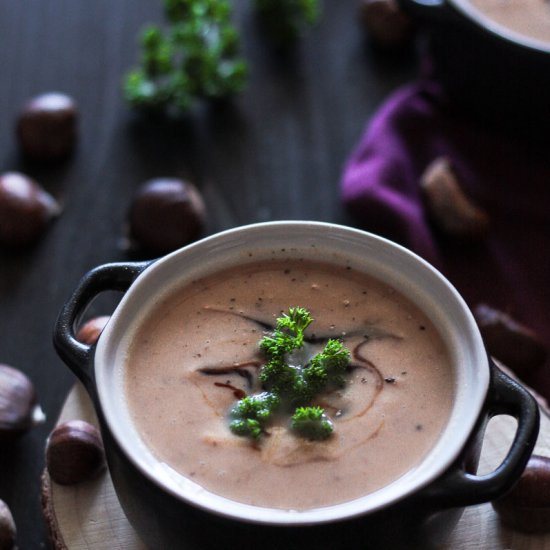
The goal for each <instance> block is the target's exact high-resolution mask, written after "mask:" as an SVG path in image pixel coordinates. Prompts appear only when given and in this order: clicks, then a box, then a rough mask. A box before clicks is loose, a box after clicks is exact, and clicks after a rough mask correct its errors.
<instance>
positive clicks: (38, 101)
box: [16, 92, 78, 161]
mask: <svg viewBox="0 0 550 550" xmlns="http://www.w3.org/2000/svg"><path fill="white" fill-rule="evenodd" d="M77 123H78V109H77V106H76V102H75V101H74V100H73V99H72V98H71V97H69V96H68V95H66V94H62V93H58V92H50V93H45V94H41V95H38V96H36V97H34V98H32V99H30V100H29V101H28V102H27V103H26V104H25V105H24V106H23V108H22V110H21V112H20V113H19V116H18V119H17V127H16V133H17V138H18V140H19V146H20V148H21V151H22V152H23V154H24V155H25V156H27V157H29V158H31V159H33V160H38V161H54V160H60V159H63V158H65V157H67V156H68V155H69V154H70V153H71V152H72V151H73V149H74V146H75V143H76V140H77Z"/></svg>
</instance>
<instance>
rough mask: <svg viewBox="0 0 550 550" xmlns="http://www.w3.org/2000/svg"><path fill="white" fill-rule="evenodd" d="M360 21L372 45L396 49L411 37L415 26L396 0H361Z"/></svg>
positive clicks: (385, 48)
mask: <svg viewBox="0 0 550 550" xmlns="http://www.w3.org/2000/svg"><path fill="white" fill-rule="evenodd" d="M359 17H360V21H361V23H362V25H363V27H364V29H365V30H366V32H367V36H368V38H369V40H370V42H371V43H372V45H373V46H375V47H376V48H379V49H381V50H397V49H399V48H403V47H404V46H406V45H407V44H408V43H409V42H410V41H411V40H412V38H413V36H414V32H415V26H414V24H413V22H412V20H411V19H410V18H409V17H408V16H407V15H406V14H405V13H404V12H403V11H402V10H401V8H400V7H399V4H398V3H397V1H396V0H361V2H360V3H359Z"/></svg>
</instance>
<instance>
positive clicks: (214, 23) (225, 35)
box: [124, 0, 247, 113]
mask: <svg viewBox="0 0 550 550" xmlns="http://www.w3.org/2000/svg"><path fill="white" fill-rule="evenodd" d="M164 9H165V13H166V16H167V18H168V21H169V25H168V27H167V28H165V29H162V28H160V27H159V26H156V25H150V26H148V27H147V28H146V29H144V31H143V32H142V35H141V63H140V67H138V68H136V69H133V70H132V71H130V72H129V73H128V74H127V76H126V78H125V82H124V93H125V97H126V99H127V100H128V101H129V103H130V104H131V105H133V106H134V107H137V108H140V109H148V110H154V111H165V112H168V111H176V112H180V113H181V112H185V111H187V110H188V109H189V108H190V107H191V105H192V104H193V101H194V100H195V99H197V98H205V99H217V98H223V97H227V96H230V95H233V94H236V93H238V92H240V91H241V90H242V89H243V88H244V86H245V83H246V76H247V66H246V63H245V62H244V61H243V60H242V59H240V58H239V57H238V56H237V53H238V49H239V33H238V32H237V31H236V29H235V28H234V27H233V26H232V25H231V22H230V17H231V8H230V5H229V3H228V1H227V0H164Z"/></svg>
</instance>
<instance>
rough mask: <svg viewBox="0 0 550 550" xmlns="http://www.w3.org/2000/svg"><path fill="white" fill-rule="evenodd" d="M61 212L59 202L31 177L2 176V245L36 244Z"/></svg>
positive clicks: (13, 173)
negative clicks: (52, 220)
mask: <svg viewBox="0 0 550 550" xmlns="http://www.w3.org/2000/svg"><path fill="white" fill-rule="evenodd" d="M60 210H61V208H60V206H59V204H58V203H57V201H56V200H55V199H54V198H53V197H52V196H51V195H50V194H49V193H47V192H46V191H45V190H44V189H42V187H41V186H40V185H39V184H38V183H37V182H35V181H34V180H32V179H31V178H29V177H28V176H26V175H24V174H21V173H19V172H7V173H5V174H2V175H0V245H4V246H8V247H24V246H28V245H30V244H33V243H34V242H35V241H37V240H38V238H39V237H40V236H41V235H42V234H43V232H44V230H45V229H46V226H47V225H48V222H49V221H50V220H51V219H52V218H53V217H55V216H57V215H58V214H59V212H60Z"/></svg>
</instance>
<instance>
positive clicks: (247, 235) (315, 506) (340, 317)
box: [54, 222, 538, 548]
mask: <svg viewBox="0 0 550 550" xmlns="http://www.w3.org/2000/svg"><path fill="white" fill-rule="evenodd" d="M106 290H120V291H123V292H124V295H123V297H122V299H121V301H120V303H119V305H118V306H117V308H116V309H115V311H114V313H113V315H112V317H111V319H110V321H109V323H108V325H107V326H106V328H105V329H104V331H103V333H102V335H101V337H100V338H99V341H98V342H97V344H96V345H93V346H88V345H85V344H82V343H80V342H78V341H77V340H76V338H75V330H76V329H77V326H78V320H79V319H80V318H81V317H82V315H83V314H84V313H85V310H86V308H87V307H88V305H89V304H90V303H91V302H92V301H93V299H94V298H95V297H96V296H97V295H98V294H100V293H101V292H103V291H106ZM297 308H301V310H306V311H307V313H308V315H309V316H310V318H311V319H310V323H309V324H308V325H307V328H305V330H304V331H303V334H302V341H301V343H300V345H299V346H297V348H296V349H295V350H294V351H289V352H288V353H280V354H279V355H277V356H276V357H275V355H271V356H270V355H269V354H268V353H267V352H266V349H267V346H265V345H264V344H262V342H264V341H265V339H271V341H275V340H276V339H277V338H278V337H280V336H281V331H282V333H285V334H286V331H287V330H290V329H288V328H284V327H283V328H282V329H281V326H283V325H284V323H283V325H281V326H280V323H281V321H280V320H281V319H284V318H285V317H286V318H287V319H289V318H290V317H292V312H293V311H295V310H296V309H297ZM277 331H279V332H277ZM283 336H284V335H283ZM283 339H284V338H283ZM54 341H55V345H56V348H57V350H58V353H59V354H60V356H61V357H62V358H63V359H64V361H65V362H66V363H67V365H68V366H69V367H70V368H71V369H72V370H73V372H74V373H75V374H76V375H77V376H78V378H79V379H80V380H81V381H82V382H83V384H84V385H85V387H86V389H87V391H88V393H89V394H90V396H91V398H92V401H93V403H94V406H95V409H96V412H97V414H98V418H99V421H100V425H101V431H102V436H103V439H104V444H105V448H106V452H107V458H108V464H109V472H110V475H111V477H112V480H113V484H114V487H115V490H116V492H117V496H118V498H119V500H120V503H121V505H122V508H123V510H124V512H125V514H126V515H127V517H128V519H129V521H130V522H131V524H132V525H133V526H134V528H135V529H136V530H137V532H138V533H139V534H140V536H141V537H142V538H143V540H144V541H145V542H146V544H148V545H149V546H150V547H151V548H209V547H212V548H214V547H218V548H219V547H220V545H221V547H224V548H230V547H239V548H248V547H251V548H252V547H257V546H258V545H259V544H261V545H262V547H266V548H281V547H282V546H281V545H285V546H287V547H292V548H354V547H362V546H364V545H365V544H366V543H368V544H370V545H374V546H375V547H376V545H377V544H380V545H382V547H384V546H385V545H387V544H391V545H392V546H391V547H393V548H399V547H403V548H414V547H415V545H419V547H424V548H425V547H426V545H427V544H428V543H429V541H436V540H442V537H444V535H445V533H448V531H449V529H450V528H451V527H452V525H453V524H454V523H455V522H456V521H457V519H458V518H459V516H460V513H461V511H462V510H463V508H464V506H467V505H470V504H477V503H480V502H485V501H488V500H491V499H493V498H496V497H498V496H499V495H501V494H503V493H504V492H505V491H506V490H508V489H509V488H510V487H511V486H512V484H513V483H514V482H515V481H516V480H517V478H518V477H519V475H520V474H521V472H522V471H523V468H524V467H525V464H526V461H527V460H528V458H529V455H530V453H531V450H532V448H533V445H534V443H535V439H536V436H537V431H538V409H537V407H536V405H535V403H534V401H533V399H532V398H531V397H530V396H529V394H528V393H527V392H526V391H525V390H524V389H523V388H522V387H521V386H519V385H518V384H517V383H515V382H514V381H512V380H511V379H509V378H508V377H506V376H505V375H504V374H503V373H502V372H500V371H499V370H498V369H497V368H496V367H494V365H492V363H491V361H490V359H489V357H488V356H487V353H486V351H485V349H484V346H483V342H482V340H481V336H480V334H479V331H478V329H477V326H476V324H475V321H474V319H473V317H472V315H471V313H470V311H469V309H468V308H467V306H466V305H465V303H464V301H463V300H462V298H461V297H460V296H459V295H458V293H457V292H456V290H455V289H454V288H453V287H452V286H451V284H450V283H449V282H448V281H447V280H446V279H445V278H444V277H443V276H442V275H441V274H440V273H438V272H437V271H436V270H435V269H434V268H433V267H431V266H430V265H429V264H427V263H426V262H425V261H423V260H422V259H421V258H419V257H418V256H416V255H414V254H413V253H411V252H410V251H408V250H407V249H405V248H402V247H400V246H399V245H397V244H395V243H392V242H391V241H388V240H386V239H383V238H381V237H378V236H375V235H372V234H369V233H365V232H363V231H359V230H355V229H351V228H348V227H344V226H338V225H334V224H326V223H319V222H270V223H263V224H255V225H250V226H244V227H239V228H235V229H231V230H228V231H225V232H222V233H219V234H217V235H213V236H211V237H207V238H205V239H203V240H201V241H198V242H196V243H194V244H191V245H189V246H187V247H185V248H182V249H180V250H178V251H176V252H173V253H171V254H169V255H167V256H165V257H163V258H160V259H158V260H155V261H152V262H145V263H116V264H107V265H103V266H99V267H98V268H96V269H94V270H92V271H90V272H89V273H88V274H86V275H85V276H84V277H83V279H82V280H81V282H80V283H79V285H78V287H77V289H76V290H75V292H74V294H73V296H72V297H71V298H70V299H69V300H68V301H67V303H66V304H65V306H64V307H63V308H62V311H61V313H60V316H59V319H58V322H57V325H56V329H55V336H54ZM329 342H333V343H334V342H336V343H337V344H335V345H336V346H339V349H341V350H345V352H346V354H347V362H346V363H345V364H344V366H343V367H341V368H342V370H341V371H340V373H341V376H340V377H339V378H338V384H333V385H330V384H329V385H326V386H322V387H321V389H320V390H319V391H317V393H316V394H315V395H313V396H310V397H309V398H308V399H309V400H310V401H311V402H308V403H305V402H303V403H302V402H300V403H298V405H300V406H302V405H307V407H310V408H316V409H317V410H319V409H320V410H322V411H323V417H324V418H325V419H326V420H327V421H329V422H330V424H331V432H330V433H329V434H328V435H325V436H323V437H322V438H314V437H303V435H299V434H298V433H297V432H296V431H293V424H292V422H293V421H294V420H292V421H291V420H290V418H291V414H292V412H289V410H287V409H288V407H287V408H285V407H283V406H281V407H279V409H277V410H276V414H274V415H273V416H272V417H270V419H269V421H265V423H263V424H262V427H261V430H259V431H258V432H257V433H255V434H254V436H250V434H248V435H243V434H241V433H237V432H236V431H234V430H232V419H233V420H234V414H235V410H237V409H238V407H239V404H240V403H243V402H246V400H247V399H263V398H264V397H265V395H266V394H267V393H268V392H270V391H274V390H273V389H272V387H273V384H271V383H269V384H268V383H267V382H266V380H267V378H266V376H265V373H266V372H267V369H268V368H269V365H271V366H272V364H274V362H275V363H276V364H277V365H278V364H282V365H284V367H285V368H286V369H287V371H285V372H288V371H291V372H292V373H293V375H295V376H302V377H303V379H304V380H305V379H309V378H308V375H309V374H310V373H311V371H309V372H308V369H312V368H313V365H314V364H315V365H318V364H319V362H320V361H321V359H322V360H323V361H325V360H326V361H328V360H327V359H326V354H327V353H328V352H327V350H328V349H329V348H328V346H329V344H328V343H329ZM274 357H275V358H274ZM319 358H321V359H319ZM317 359H319V360H317ZM270 361H271V363H270ZM324 364H325V365H329V363H324ZM328 368H329V367H327V369H328ZM327 372H328V371H327ZM281 387H283V385H281ZM281 391H283V390H281ZM281 395H282V394H281ZM289 402H290V401H289ZM297 409H298V407H296V410H297ZM239 410H240V409H239ZM495 414H509V415H512V416H514V417H516V418H517V419H518V428H517V432H516V435H515V439H514V442H513V444H512V446H511V449H510V451H509V452H508V455H507V457H506V458H505V459H504V461H503V463H502V464H501V466H499V468H497V469H496V470H495V471H494V472H493V473H491V474H489V475H485V476H477V475H476V474H475V472H476V467H477V461H478V459H479V453H480V448H481V447H480V445H481V442H482V439H483V431H484V428H485V425H486V423H487V421H488V419H489V418H490V417H491V416H494V415H495ZM292 419H294V416H292ZM386 547H387V546H386Z"/></svg>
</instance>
